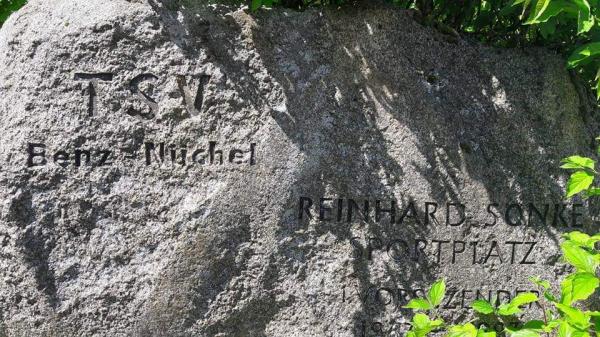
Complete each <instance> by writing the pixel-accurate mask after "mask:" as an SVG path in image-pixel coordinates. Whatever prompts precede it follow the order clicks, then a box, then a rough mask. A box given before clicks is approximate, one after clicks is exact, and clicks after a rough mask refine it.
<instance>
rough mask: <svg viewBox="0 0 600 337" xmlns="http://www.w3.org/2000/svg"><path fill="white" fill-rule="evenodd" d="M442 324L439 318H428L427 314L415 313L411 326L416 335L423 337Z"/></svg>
mask: <svg viewBox="0 0 600 337" xmlns="http://www.w3.org/2000/svg"><path fill="white" fill-rule="evenodd" d="M443 324H444V321H442V320H440V319H436V320H433V321H432V320H430V319H429V316H427V315H425V314H422V313H417V314H415V316H414V317H413V321H412V327H413V329H412V330H413V331H414V333H415V335H416V337H424V336H426V335H427V334H428V333H430V332H431V331H433V330H434V329H435V328H438V327H440V326H442V325H443Z"/></svg>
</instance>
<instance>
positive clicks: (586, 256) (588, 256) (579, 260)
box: [560, 241, 600, 274]
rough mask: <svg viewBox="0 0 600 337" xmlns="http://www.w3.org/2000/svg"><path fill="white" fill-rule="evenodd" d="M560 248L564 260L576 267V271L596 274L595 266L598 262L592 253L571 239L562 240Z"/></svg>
mask: <svg viewBox="0 0 600 337" xmlns="http://www.w3.org/2000/svg"><path fill="white" fill-rule="evenodd" d="M560 248H561V249H562V251H563V256H564V258H565V260H566V261H567V262H569V263H570V264H571V265H572V266H574V267H575V268H577V271H578V272H583V273H590V274H596V268H597V267H598V264H600V262H599V261H598V258H597V257H596V256H594V255H593V254H592V253H590V252H588V251H586V250H585V249H583V248H581V247H579V246H577V245H576V244H575V243H573V242H571V241H565V242H563V243H562V244H561V245H560Z"/></svg>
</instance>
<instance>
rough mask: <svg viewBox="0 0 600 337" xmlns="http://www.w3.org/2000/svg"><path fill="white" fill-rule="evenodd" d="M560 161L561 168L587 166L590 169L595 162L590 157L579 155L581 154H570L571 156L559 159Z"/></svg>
mask: <svg viewBox="0 0 600 337" xmlns="http://www.w3.org/2000/svg"><path fill="white" fill-rule="evenodd" d="M561 163H564V164H563V165H562V166H561V168H564V169H586V168H589V169H590V170H593V169H594V167H595V165H596V162H595V161H594V160H593V159H591V158H587V157H581V156H571V157H567V158H564V159H563V160H561Z"/></svg>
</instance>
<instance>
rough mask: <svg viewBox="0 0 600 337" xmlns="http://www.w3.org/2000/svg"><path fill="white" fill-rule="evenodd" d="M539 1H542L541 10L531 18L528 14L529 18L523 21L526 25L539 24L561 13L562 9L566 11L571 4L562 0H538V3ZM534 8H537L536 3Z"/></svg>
mask: <svg viewBox="0 0 600 337" xmlns="http://www.w3.org/2000/svg"><path fill="white" fill-rule="evenodd" d="M539 3H542V9H541V12H539V13H537V14H536V16H535V17H534V18H532V17H531V16H530V17H529V20H527V21H526V22H525V24H526V25H532V24H540V23H543V22H547V21H548V20H549V19H551V18H553V17H555V16H557V15H558V14H560V13H562V12H563V11H567V10H568V9H569V7H570V6H571V4H570V3H569V2H567V1H563V0H554V1H545V0H538V4H539ZM536 8H537V4H536ZM532 14H533V13H532Z"/></svg>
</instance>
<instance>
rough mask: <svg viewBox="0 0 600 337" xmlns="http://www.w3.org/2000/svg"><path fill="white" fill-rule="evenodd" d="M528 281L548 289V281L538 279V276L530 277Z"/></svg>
mask: <svg viewBox="0 0 600 337" xmlns="http://www.w3.org/2000/svg"><path fill="white" fill-rule="evenodd" d="M529 281H531V282H532V283H533V284H535V285H538V286H540V287H542V288H544V289H546V290H548V289H549V288H550V282H548V281H545V280H542V279H540V278H539V276H535V277H530V278H529Z"/></svg>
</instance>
